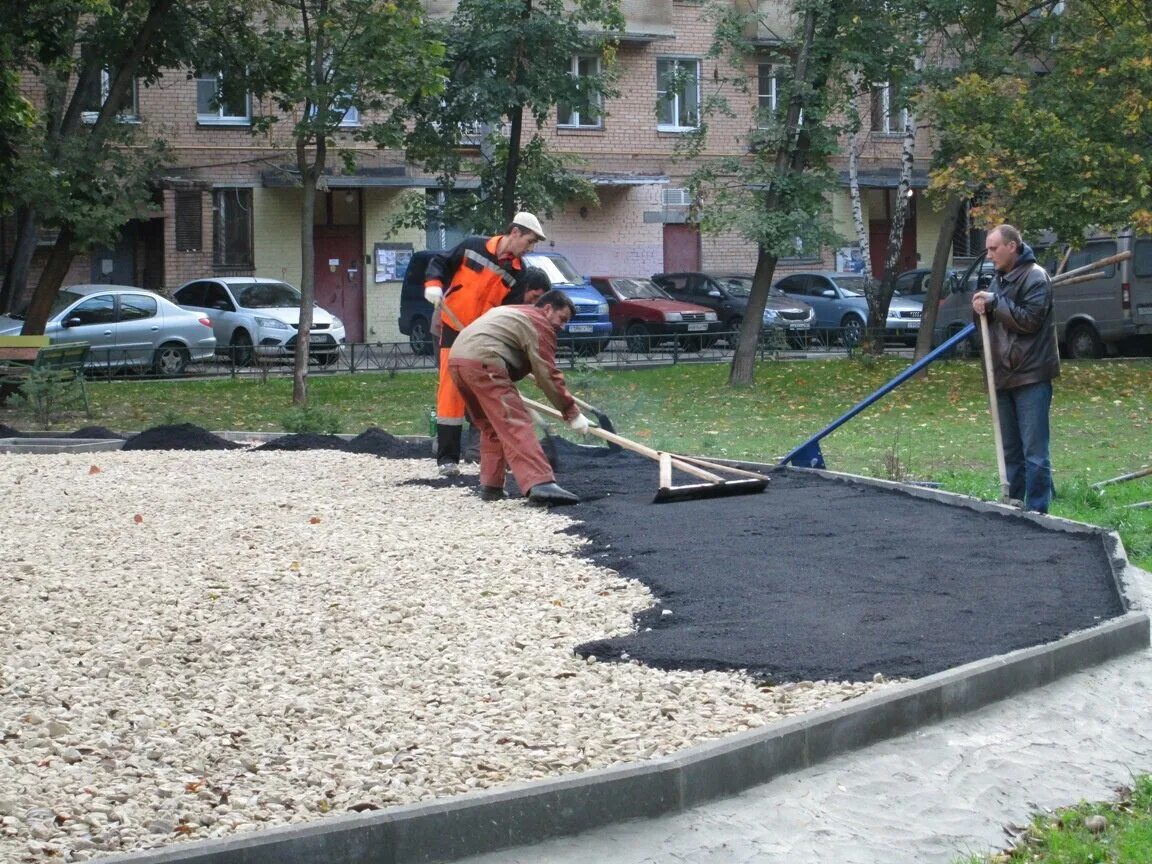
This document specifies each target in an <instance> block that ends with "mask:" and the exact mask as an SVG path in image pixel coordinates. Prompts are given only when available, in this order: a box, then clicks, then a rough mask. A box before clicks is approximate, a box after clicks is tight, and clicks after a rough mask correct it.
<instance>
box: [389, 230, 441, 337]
mask: <svg viewBox="0 0 1152 864" xmlns="http://www.w3.org/2000/svg"><path fill="white" fill-rule="evenodd" d="M439 254H440V253H439V252H431V251H424V252H413V253H412V260H411V261H409V262H408V269H407V270H406V271H404V282H403V283H402V284H401V286H400V320H399V322H398V323H399V326H400V332H401V333H403V334H404V335H405V336H407V337H408V343H409V344H410V345H411V346H412V353H413V354H431V353H432V351H433V349H434V348H435V344H436V340H435V339H433V338H432V334H431V333H430V332H429V327H431V325H432V311H433V307H432V304H431V303H429V302H428V301H427V300H425V299H424V273H425V271H426V270H427V269H428V262H429V261H430V260H431V259H432V257H433V256H434V255H439Z"/></svg>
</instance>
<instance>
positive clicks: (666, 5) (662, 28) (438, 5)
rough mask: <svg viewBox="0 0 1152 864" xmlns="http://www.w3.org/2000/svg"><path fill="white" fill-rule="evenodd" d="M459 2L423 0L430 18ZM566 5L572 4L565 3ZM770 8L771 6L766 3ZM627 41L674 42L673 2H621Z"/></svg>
mask: <svg viewBox="0 0 1152 864" xmlns="http://www.w3.org/2000/svg"><path fill="white" fill-rule="evenodd" d="M456 5H457V0H424V9H425V11H426V12H427V13H428V16H429V17H431V18H448V17H450V16H451V15H452V13H453V12H455V11H456ZM564 5H565V6H570V5H571V4H570V3H568V2H565V4H564ZM765 5H768V4H765ZM620 11H621V12H622V13H623V15H624V22H625V23H624V34H623V36H622V37H621V38H622V39H623V40H624V41H625V42H654V41H656V40H658V39H672V38H674V36H675V33H674V32H673V30H672V0H621V3H620Z"/></svg>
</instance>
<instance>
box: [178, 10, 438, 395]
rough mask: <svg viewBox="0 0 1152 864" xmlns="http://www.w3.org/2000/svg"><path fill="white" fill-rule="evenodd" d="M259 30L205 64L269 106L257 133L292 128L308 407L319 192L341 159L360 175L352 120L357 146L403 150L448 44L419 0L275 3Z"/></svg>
mask: <svg viewBox="0 0 1152 864" xmlns="http://www.w3.org/2000/svg"><path fill="white" fill-rule="evenodd" d="M253 11H254V12H255V13H256V14H255V15H253V16H252V24H251V25H249V24H248V23H247V22H245V23H244V25H242V26H241V25H238V26H237V27H236V29H235V30H234V32H233V33H231V34H229V35H228V36H227V37H226V38H225V39H223V40H221V41H220V42H219V43H217V45H216V46H215V47H216V48H217V49H218V50H217V51H216V52H214V53H212V52H210V53H208V54H207V55H203V56H202V57H201V58H200V59H201V62H205V63H209V64H211V66H210V68H212V67H214V68H217V69H220V70H221V71H223V72H224V73H225V74H226V75H229V76H232V77H234V78H236V79H237V80H241V81H243V82H244V84H245V86H246V87H247V89H248V91H249V92H250V93H251V94H252V95H253V96H256V97H260V98H262V99H263V100H265V101H266V103H267V105H268V107H269V108H270V109H272V110H270V111H269V112H268V113H266V114H263V115H260V116H256V117H254V118H253V133H254V134H256V133H264V132H269V131H271V130H274V129H275V127H277V125H278V124H282V123H289V124H291V125H290V128H289V130H288V136H287V137H288V139H289V140H290V142H291V146H292V148H293V150H294V152H295V156H296V158H295V166H294V171H295V175H296V178H297V180H298V181H299V183H300V187H301V191H302V194H301V197H300V249H301V268H300V293H301V301H300V324H299V329H298V332H299V337H298V338H297V340H296V354H295V374H294V386H293V393H292V401H293V403H294V404H295V405H298V406H306V405H307V404H308V386H307V376H308V361H309V332H310V330H311V327H312V307H313V303H314V298H315V289H316V285H315V254H316V249H315V241H314V235H313V213H314V210H315V206H316V193H317V189H318V188H320V187H321V185H322V184H323V183H324V182H325V180H326V177H327V175H328V174H329V173H331V169H332V167H333V166H332V162H333V161H334V160H333V157H335V160H338V161H339V162H340V163H341V164H342V167H343V168H344V170H345V171H347V172H349V173H352V172H354V170H355V162H356V151H355V150H354V149H352V148H340V146H339V140H340V133H341V132H342V131H349V130H344V129H343V128H342V126H341V124H342V123H343V121H344V118H345V116H346V115H347V113H348V111H349V110H351V109H354V110H355V111H356V112H358V116H359V118H360V124H359V126H357V127H356V128H355V129H354V130H352V131H351V137H352V138H353V139H354V140H357V141H361V142H363V141H370V142H372V143H374V144H376V145H377V146H378V147H395V146H398V145H399V144H400V143H401V142H402V141H403V139H404V135H405V129H406V124H407V123H408V121H409V120H410V119H411V106H412V105H413V104H416V103H418V102H419V101H420V100H422V99H425V98H429V97H431V96H434V95H435V94H436V93H438V92H439V90H440V87H441V83H442V82H441V78H440V74H439V73H440V63H441V60H442V58H443V54H444V48H443V44H442V43H441V42H440V41H439V40H438V39H436V38H434V36H433V35H432V33H431V31H430V30H429V28H428V27H427V26H426V22H425V20H424V10H423V6H422V4H421V3H420V2H419V0H293V2H279V0H271V2H268V3H267V4H265V5H263V6H261V7H260V8H259V9H256V10H252V9H249V12H250V13H251V12H253Z"/></svg>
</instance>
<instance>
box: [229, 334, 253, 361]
mask: <svg viewBox="0 0 1152 864" xmlns="http://www.w3.org/2000/svg"><path fill="white" fill-rule="evenodd" d="M229 347H230V348H231V354H232V362H233V363H235V364H236V365H237V366H250V365H252V353H253V352H252V337H251V336H249V335H248V331H247V330H237V331H236V332H235V333H233V334H232V341H231V342H230V343H229Z"/></svg>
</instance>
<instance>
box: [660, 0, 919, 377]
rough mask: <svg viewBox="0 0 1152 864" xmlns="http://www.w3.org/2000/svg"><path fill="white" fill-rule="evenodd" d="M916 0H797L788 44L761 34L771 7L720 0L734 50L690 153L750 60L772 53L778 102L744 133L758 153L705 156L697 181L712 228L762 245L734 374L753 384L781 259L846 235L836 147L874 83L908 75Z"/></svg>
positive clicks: (723, 43) (716, 14)
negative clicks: (835, 195) (832, 206)
mask: <svg viewBox="0 0 1152 864" xmlns="http://www.w3.org/2000/svg"><path fill="white" fill-rule="evenodd" d="M913 12H914V9H913V7H912V6H911V5H910V4H903V5H902V4H900V3H896V4H893V3H892V2H878V0H798V2H796V3H795V5H794V7H793V16H794V17H793V21H794V23H795V26H794V28H792V29H791V30H790V32H786V33H777V35H778V36H780V37H781V39H780V41H779V44H776V45H773V46H770V47H768V48H764V47H763V46H757V45H754V44H753V43H752V41H751V40H750V39H749V38H748V34H749V33H750V32H756V31H757V29H758V28H759V27H760V25H761V23H762V21H761V14H762V13H761V11H760V10H759V8H756V9H755V10H754V11H751V12H747V11H742V10H741V9H739V8H734V7H729V6H728V5H726V4H717V5H716V6H714V7H713V9H712V11H711V12H710V14H711V16H712V18H713V21H714V23H715V40H714V44H713V47H712V50H711V55H712V56H713V57H716V58H720V59H721V60H723V61H724V63H723V68H724V70H725V71H724V72H723V73H717V75H716V76H715V78H714V80H713V84H712V91H713V92H712V93H711V94H710V96H709V98H707V99H706V100H705V102H704V110H703V112H702V113H703V117H702V119H701V123H700V125H699V128H698V129H697V130H696V131H695V132H694V133H693V134H692V135H690V136H686V140H685V144H684V146H683V147H682V148H681V154H682V155H683V156H685V157H692V158H696V157H702V155H703V154H704V153H705V149H704V145H705V142H706V141H707V140H708V138H709V135H710V134H711V129H710V119H711V118H715V117H717V116H721V115H728V116H734V115H736V114H737V112H736V111H735V110H734V109H733V108H732V106H731V103H730V97H729V95H728V94H732V95H733V96H737V97H739V98H742V99H744V100H748V99H750V95H751V87H752V85H751V82H750V81H749V80H748V73H747V70H748V68H749V63H750V62H751V60H752V59H753V58H755V60H756V62H757V63H768V64H771V65H772V68H773V74H774V76H775V78H776V87H777V99H778V104H779V106H780V107H779V108H778V109H777V110H776V111H775V112H773V113H770V114H767V115H766V114H765V113H764V112H761V113H760V115H759V116H758V117H757V123H756V125H755V126H754V127H752V128H750V129H749V130H748V132H747V133H746V134H745V135H744V136H743V138H742V139H741V140H740V141H739V144H740V145H741V147H740V149H741V150H744V151H746V154H747V155H743V154H741V155H734V156H727V157H722V158H711V159H709V158H704V159H703V161H702V162H700V164H699V167H697V168H696V169H695V170H694V171H693V174H692V176H691V179H690V186H691V187H692V188H693V190H694V191H695V193H696V197H697V200H699V201H701V202H702V204H703V206H702V207H700V208H699V214H698V218H699V224H700V226H701V228H702V230H704V231H735V232H737V233H739V234H740V235H741V236H742V237H744V238H745V239H747V240H748V241H749V242H751V243H755V244H756V246H757V248H758V249H759V255H758V260H757V266H756V275H755V278H754V281H753V287H752V292H751V295H750V298H749V304H748V310H747V312H746V314H745V318H744V331H743V333H742V338H741V340H740V345H739V347H738V348H737V351H736V353H735V356H734V357H733V361H732V371H731V374H730V377H729V381H730V383H733V384H749V383H751V381H752V370H753V366H754V360H755V356H756V344H757V341H758V337H759V334H760V329H761V315H762V312H763V309H764V307H765V305H766V301H767V297H768V291H769V288H770V286H771V282H772V278H773V274H774V272H775V268H776V263H777V261H778V260H779V259H780V258H783V257H791V256H796V255H798V254H802V252H803V250H805V249H808V250H812V249H820V248H821V247H823V246H826V245H831V244H836V243H838V242H839V241H840V239H841V238H839V237H838V236H837V235H836V234H835V232H834V231H833V229H832V225H831V223H830V214H829V208H828V197H829V196H830V194H831V193H832V191H833V190H834V189H835V188H836V187H837V185H838V178H837V174H836V172H835V170H834V169H833V165H832V157H833V156H834V155H836V154H837V153H838V152H839V140H840V137H841V135H842V134H844V133H845V132H847V131H849V130H850V128H851V123H852V118H853V113H852V111H850V110H849V108H850V106H851V105H852V104H853V101H854V100H855V99H856V98H858V97H859V95H860V82H863V83H864V84H866V85H870V84H871V83H875V82H884V81H890V80H892V79H893V78H894V77H895V76H898V75H906V73H907V70H910V69H911V67H912V60H913V58H914V57H915V56H916V53H917V51H918V50H919V49H918V43H917V42H916V40H915V39H914V38H911V37H910V35H909V34H913V35H914V32H915V28H914V26H912V25H909V23H908V22H909V20H910V19H911V20H912V21H913V22H915V20H916V18H915V15H914V14H913Z"/></svg>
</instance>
